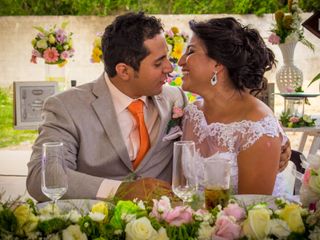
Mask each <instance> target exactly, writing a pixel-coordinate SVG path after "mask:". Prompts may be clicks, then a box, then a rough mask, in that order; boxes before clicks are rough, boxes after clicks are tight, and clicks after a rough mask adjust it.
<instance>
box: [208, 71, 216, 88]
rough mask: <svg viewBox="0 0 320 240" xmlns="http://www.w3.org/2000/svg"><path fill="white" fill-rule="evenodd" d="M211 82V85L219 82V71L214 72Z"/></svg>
mask: <svg viewBox="0 0 320 240" xmlns="http://www.w3.org/2000/svg"><path fill="white" fill-rule="evenodd" d="M210 82H211V85H212V86H214V85H216V84H217V82H218V76H217V71H215V72H214V74H213V76H212V78H211V80H210Z"/></svg>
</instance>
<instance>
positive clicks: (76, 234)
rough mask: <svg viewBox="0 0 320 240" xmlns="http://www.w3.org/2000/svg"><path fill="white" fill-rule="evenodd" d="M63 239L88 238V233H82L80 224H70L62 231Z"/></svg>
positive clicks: (77, 239) (76, 239)
mask: <svg viewBox="0 0 320 240" xmlns="http://www.w3.org/2000/svg"><path fill="white" fill-rule="evenodd" d="M62 239H63V240H87V235H86V234H84V233H82V232H81V230H80V226H79V225H70V226H69V227H68V228H67V229H65V230H63V231H62Z"/></svg>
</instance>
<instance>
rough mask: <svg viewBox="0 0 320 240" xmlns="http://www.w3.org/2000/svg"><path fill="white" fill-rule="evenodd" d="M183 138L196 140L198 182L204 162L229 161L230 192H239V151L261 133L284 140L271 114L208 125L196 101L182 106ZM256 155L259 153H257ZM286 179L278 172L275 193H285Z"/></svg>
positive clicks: (279, 194)
mask: <svg viewBox="0 0 320 240" xmlns="http://www.w3.org/2000/svg"><path fill="white" fill-rule="evenodd" d="M182 126H183V136H182V140H192V141H194V142H195V145H196V150H197V152H198V155H199V156H198V157H197V160H196V161H197V162H196V171H197V176H198V180H199V183H200V185H201V184H203V180H204V179H203V176H204V162H205V161H208V160H211V161H212V160H214V159H215V158H223V159H228V160H230V161H231V165H232V166H231V189H232V193H233V194H237V193H238V164H237V155H238V153H239V152H240V151H242V150H245V149H247V148H249V147H250V146H252V145H253V144H254V143H255V142H256V141H257V140H258V139H259V138H260V137H261V136H263V135H267V136H270V137H279V135H280V136H281V137H282V144H284V143H285V142H286V141H287V137H286V136H285V134H284V132H283V130H282V128H281V127H280V125H279V122H278V120H277V119H276V118H275V117H274V116H272V115H269V116H266V117H264V118H263V119H261V120H260V121H256V122H254V121H249V120H243V121H241V122H232V123H229V124H223V123H215V122H214V123H211V124H207V121H206V119H205V117H204V114H203V112H202V111H201V110H199V109H198V107H197V106H196V105H195V104H189V105H188V106H187V107H186V108H185V114H184V119H183V124H182ZM257 157H259V156H257ZM285 185H286V184H285V179H284V176H282V175H281V174H278V175H277V178H276V182H275V187H274V190H273V194H272V195H274V196H283V195H285V189H286V186H285Z"/></svg>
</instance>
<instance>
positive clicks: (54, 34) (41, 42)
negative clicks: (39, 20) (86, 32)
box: [30, 22, 74, 66]
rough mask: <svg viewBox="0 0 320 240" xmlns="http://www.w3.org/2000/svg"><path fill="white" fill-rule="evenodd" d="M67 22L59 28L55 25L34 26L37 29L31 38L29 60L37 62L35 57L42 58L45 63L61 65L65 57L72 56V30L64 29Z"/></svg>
mask: <svg viewBox="0 0 320 240" xmlns="http://www.w3.org/2000/svg"><path fill="white" fill-rule="evenodd" d="M67 25H68V22H63V23H62V24H61V27H60V28H58V29H57V28H56V25H54V26H53V27H51V28H49V29H45V28H43V27H39V26H38V27H34V28H35V29H37V30H38V31H39V33H38V34H37V36H36V37H35V38H34V39H33V40H32V47H33V50H32V55H31V60H30V61H31V62H32V63H37V58H43V59H44V61H45V63H46V64H59V65H60V66H63V65H64V64H66V63H67V59H68V58H71V57H73V54H74V49H73V44H72V34H73V33H72V32H70V33H67V32H66V31H65V28H66V26H67Z"/></svg>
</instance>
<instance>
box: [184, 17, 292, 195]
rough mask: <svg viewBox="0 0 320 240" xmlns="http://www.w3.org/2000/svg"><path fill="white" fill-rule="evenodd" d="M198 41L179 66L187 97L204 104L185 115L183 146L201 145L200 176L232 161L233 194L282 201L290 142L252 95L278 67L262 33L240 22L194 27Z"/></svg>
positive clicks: (191, 107) (214, 22) (227, 20)
mask: <svg viewBox="0 0 320 240" xmlns="http://www.w3.org/2000/svg"><path fill="white" fill-rule="evenodd" d="M189 25H190V28H191V30H192V31H193V36H192V38H191V40H190V43H189V45H188V47H187V50H186V53H185V54H184V55H183V56H182V58H181V59H180V61H179V65H180V66H181V67H182V71H183V75H184V76H183V85H182V88H183V90H185V91H190V92H193V93H196V94H198V95H200V96H201V97H202V99H203V100H200V101H197V102H195V103H194V104H190V105H189V106H187V107H186V109H185V115H184V120H183V137H182V139H183V140H192V141H194V142H195V143H196V148H197V151H198V152H199V154H200V158H199V159H198V160H197V161H199V162H198V163H197V166H202V168H201V167H200V168H199V169H200V172H199V176H200V177H201V176H203V171H204V169H203V163H204V161H205V160H207V159H213V160H214V159H215V158H224V159H229V160H231V163H232V169H231V183H232V186H231V187H232V188H233V193H238V194H274V195H281V192H282V191H283V189H282V187H284V186H283V185H284V181H283V179H281V177H280V176H277V173H278V166H279V156H280V151H281V145H284V144H285V142H286V141H287V138H286V136H285V135H284V133H283V130H282V128H281V127H280V126H279V123H278V121H277V119H276V118H275V116H274V115H273V112H272V111H271V110H270V109H269V107H268V106H266V105H265V104H264V103H263V102H261V101H260V100H259V99H257V98H256V97H254V96H253V95H252V94H251V93H252V92H253V91H256V90H261V89H262V85H263V81H264V76H263V75H264V73H265V71H267V70H270V69H271V67H272V65H274V62H275V59H274V54H273V53H272V51H271V50H270V49H269V48H267V47H266V45H265V43H264V41H263V39H262V38H261V36H260V35H259V33H258V32H257V31H256V30H254V29H251V28H249V27H244V26H242V25H241V24H240V23H239V22H237V21H236V20H235V19H234V18H230V17H229V18H218V19H211V20H209V21H207V22H194V21H191V22H190V23H189Z"/></svg>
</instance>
